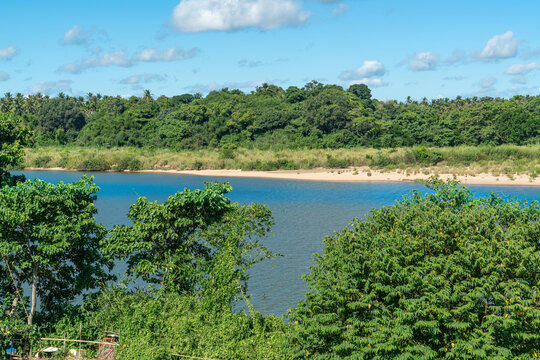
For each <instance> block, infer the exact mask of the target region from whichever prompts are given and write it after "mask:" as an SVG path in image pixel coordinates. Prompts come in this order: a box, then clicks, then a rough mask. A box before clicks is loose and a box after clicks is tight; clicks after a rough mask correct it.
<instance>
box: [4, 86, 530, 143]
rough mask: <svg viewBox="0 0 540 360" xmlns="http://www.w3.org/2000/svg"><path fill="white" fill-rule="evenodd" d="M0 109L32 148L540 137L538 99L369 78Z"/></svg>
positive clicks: (19, 101)
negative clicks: (395, 87)
mask: <svg viewBox="0 0 540 360" xmlns="http://www.w3.org/2000/svg"><path fill="white" fill-rule="evenodd" d="M0 113H11V114H13V115H17V116H19V117H20V118H21V119H23V120H22V121H23V123H24V124H25V126H26V127H28V128H29V129H31V130H33V136H32V138H31V139H30V145H31V146H32V145H34V146H39V145H65V144H70V143H73V144H76V145H79V146H99V147H121V146H131V147H150V148H168V149H172V150H183V149H190V150H197V149H202V148H227V147H231V146H232V147H244V148H257V149H299V148H345V147H355V146H365V147H374V148H388V147H402V146H434V147H440V146H458V145H480V144H481V145H500V144H516V145H526V144H536V143H538V142H539V141H540V96H514V97H513V98H511V99H502V98H491V97H482V98H478V97H473V98H461V97H457V98H456V99H453V100H451V99H434V100H431V101H428V100H427V99H425V98H424V99H423V100H422V101H421V102H419V101H414V100H412V99H410V98H408V99H407V101H405V102H398V101H395V100H388V101H382V100H376V99H373V98H372V95H371V90H370V89H369V88H368V87H367V86H366V85H352V86H351V87H349V88H348V89H347V90H344V89H343V88H342V87H341V86H337V85H324V84H321V83H319V82H316V81H312V82H309V83H307V84H306V85H305V86H303V87H302V88H299V87H296V86H291V87H289V88H287V89H283V88H281V87H279V86H276V85H269V84H264V85H262V86H260V87H258V88H257V89H256V90H255V91H253V92H251V93H250V94H245V93H243V92H242V91H240V90H229V89H222V90H220V91H212V92H210V93H209V94H208V95H206V96H203V95H202V94H183V95H178V96H172V97H166V96H160V97H158V98H157V99H154V98H153V96H152V94H151V93H150V91H148V90H146V91H145V93H144V96H142V97H135V96H132V97H130V98H129V99H124V98H122V97H119V96H116V97H113V96H102V95H100V94H97V95H94V94H92V93H90V94H88V95H87V96H86V97H82V96H81V97H70V96H67V95H65V94H62V93H61V94H59V95H58V96H57V97H48V96H44V95H42V94H35V95H29V96H23V95H22V94H16V95H15V96H13V95H12V94H10V93H6V94H5V95H4V97H3V98H0Z"/></svg>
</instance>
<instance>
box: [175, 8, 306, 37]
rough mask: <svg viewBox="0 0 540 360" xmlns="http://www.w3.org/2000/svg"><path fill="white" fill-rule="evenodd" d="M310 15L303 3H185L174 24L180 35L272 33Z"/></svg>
mask: <svg viewBox="0 0 540 360" xmlns="http://www.w3.org/2000/svg"><path fill="white" fill-rule="evenodd" d="M308 17H309V13H308V12H305V11H302V9H301V7H300V1H299V0H181V1H180V3H179V4H178V5H177V6H176V7H175V8H174V11H173V14H172V16H171V20H170V23H171V25H172V26H173V27H174V28H175V29H176V30H178V31H180V32H186V33H195V32H202V31H232V30H238V29H241V28H246V27H255V28H258V29H260V30H270V29H275V28H279V27H283V26H295V25H299V24H301V23H303V22H304V21H305V20H306V19H307V18H308Z"/></svg>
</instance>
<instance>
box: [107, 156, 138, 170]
mask: <svg viewBox="0 0 540 360" xmlns="http://www.w3.org/2000/svg"><path fill="white" fill-rule="evenodd" d="M113 169H114V170H115V171H125V170H130V171H135V170H141V169H142V162H141V160H139V159H137V158H135V157H133V156H126V157H123V158H121V159H119V160H118V161H117V162H116V164H115V165H114V167H113Z"/></svg>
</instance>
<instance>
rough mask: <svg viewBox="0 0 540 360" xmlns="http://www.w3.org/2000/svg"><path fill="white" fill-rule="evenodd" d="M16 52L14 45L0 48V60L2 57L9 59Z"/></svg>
mask: <svg viewBox="0 0 540 360" xmlns="http://www.w3.org/2000/svg"><path fill="white" fill-rule="evenodd" d="M18 53H19V50H17V48H16V47H15V46H10V47H7V48H4V49H0V60H3V59H6V60H11V59H13V58H14V57H15V56H16V55H17V54H18Z"/></svg>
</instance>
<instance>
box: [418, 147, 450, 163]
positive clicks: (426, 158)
mask: <svg viewBox="0 0 540 360" xmlns="http://www.w3.org/2000/svg"><path fill="white" fill-rule="evenodd" d="M412 154H413V155H414V158H415V160H416V162H417V163H418V164H422V165H437V163H438V162H441V161H442V160H443V156H442V154H441V153H440V152H439V151H436V150H432V149H427V148H426V147H425V146H420V147H418V148H415V149H413V150H412Z"/></svg>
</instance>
